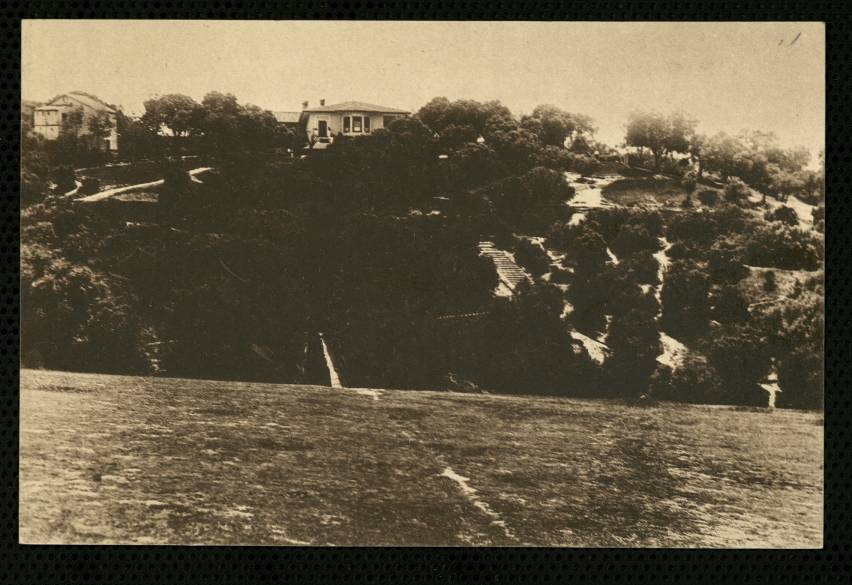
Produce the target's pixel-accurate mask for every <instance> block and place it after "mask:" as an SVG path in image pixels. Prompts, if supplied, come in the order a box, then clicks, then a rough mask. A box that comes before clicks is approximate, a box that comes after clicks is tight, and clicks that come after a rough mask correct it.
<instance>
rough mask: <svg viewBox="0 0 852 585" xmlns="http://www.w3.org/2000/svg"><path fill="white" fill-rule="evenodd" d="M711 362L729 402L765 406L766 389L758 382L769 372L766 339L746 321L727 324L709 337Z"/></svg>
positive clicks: (709, 357) (708, 354)
mask: <svg viewBox="0 0 852 585" xmlns="http://www.w3.org/2000/svg"><path fill="white" fill-rule="evenodd" d="M708 341H709V342H708V343H707V347H706V353H707V357H708V359H709V362H710V365H711V366H713V368H714V369H715V370H716V371H717V372H718V373H719V378H720V381H721V387H722V391H723V392H724V401H725V402H727V403H728V404H744V405H751V406H765V405H766V403H767V395H766V391H765V390H763V389H762V388H761V387H760V386H758V384H759V383H760V382H761V381H762V380H764V379H766V376H767V375H768V373H769V352H768V348H767V345H766V339H765V338H763V337H762V336H761V334H760V332H759V331H758V330H757V329H755V328H754V327H752V326H750V325H749V324H737V325H727V326H725V327H724V328H723V329H722V330H721V331H719V332H717V333H716V334H714V335H713V338H712V340H708Z"/></svg>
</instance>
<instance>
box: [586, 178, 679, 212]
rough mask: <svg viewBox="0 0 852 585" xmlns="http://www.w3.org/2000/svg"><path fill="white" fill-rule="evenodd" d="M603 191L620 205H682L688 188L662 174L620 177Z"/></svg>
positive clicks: (608, 197) (605, 195)
mask: <svg viewBox="0 0 852 585" xmlns="http://www.w3.org/2000/svg"><path fill="white" fill-rule="evenodd" d="M602 192H603V195H604V197H606V198H607V199H609V200H610V201H613V202H615V203H618V204H620V205H638V204H643V203H644V204H647V203H650V204H657V205H667V204H668V205H671V204H677V205H680V204H681V203H682V202H683V200H684V199H685V198H686V190H685V189H684V188H683V187H681V186H680V185H679V184H678V181H677V180H676V179H671V178H669V177H664V176H662V175H654V176H648V177H629V178H624V179H619V180H618V181H614V182H612V183H610V184H609V185H607V186H605V187H604V188H603V191H602Z"/></svg>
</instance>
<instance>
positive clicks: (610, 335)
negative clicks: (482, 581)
mask: <svg viewBox="0 0 852 585" xmlns="http://www.w3.org/2000/svg"><path fill="white" fill-rule="evenodd" d="M825 98H826V95H825V26H824V24H823V23H819V22H519V21H514V22H513V21H501V22H496V21H493V22H489V21H477V22H461V21H380V20H375V21H342V20H340V21H335V20H329V21H318V20H315V21H311V20H302V21H296V20H293V21H283V20H282V21H272V20H269V21H261V20H245V21H225V20H24V21H23V22H22V24H21V160H20V170H21V181H20V222H21V229H20V368H21V370H20V428H19V434H20V450H19V503H18V511H19V524H18V529H19V534H18V538H19V542H20V543H23V544H34V545H35V544H74V545H88V544H114V545H235V546H246V545H251V546H256V545H267V546H289V547H293V546H295V547H308V546H310V547H331V546H345V547H356V546H357V547H360V546H371V547H372V546H405V547H569V548H602V547H606V548H612V547H618V548H709V549H731V548H736V549H742V548H749V549H819V548H821V547H822V546H823V513H824V505H823V486H824V477H823V472H824V448H823V440H824V410H823V408H824V400H823V380H824V328H825V318H824V311H825V276H824V275H825V267H824V261H825V207H826V206H825V198H826V193H825V150H824V148H825V146H824V144H825V125H826V122H825V116H826V112H825ZM10 115H13V114H10ZM14 123H16V122H14Z"/></svg>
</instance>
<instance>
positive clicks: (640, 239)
mask: <svg viewBox="0 0 852 585" xmlns="http://www.w3.org/2000/svg"><path fill="white" fill-rule="evenodd" d="M610 247H611V248H612V250H613V252H615V254H616V255H617V256H618V257H622V256H632V255H633V254H638V253H640V252H656V251H657V250H659V249H660V240H659V239H658V238H655V237H654V236H652V235H651V234H650V233H649V231H648V229H647V228H645V227H644V226H642V225H636V224H627V225H625V226H623V227H622V228H621V230H619V232H618V235H617V236H616V237H615V239H614V240H612V242H611V244H610Z"/></svg>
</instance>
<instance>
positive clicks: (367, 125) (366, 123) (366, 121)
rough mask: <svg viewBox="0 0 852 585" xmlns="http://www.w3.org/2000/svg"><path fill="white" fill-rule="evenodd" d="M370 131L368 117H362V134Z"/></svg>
mask: <svg viewBox="0 0 852 585" xmlns="http://www.w3.org/2000/svg"><path fill="white" fill-rule="evenodd" d="M369 131H370V116H364V132H369Z"/></svg>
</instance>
